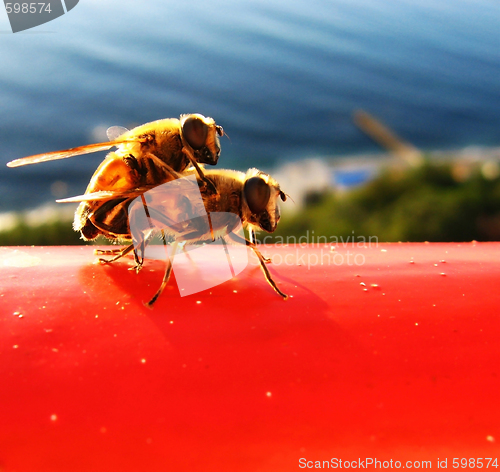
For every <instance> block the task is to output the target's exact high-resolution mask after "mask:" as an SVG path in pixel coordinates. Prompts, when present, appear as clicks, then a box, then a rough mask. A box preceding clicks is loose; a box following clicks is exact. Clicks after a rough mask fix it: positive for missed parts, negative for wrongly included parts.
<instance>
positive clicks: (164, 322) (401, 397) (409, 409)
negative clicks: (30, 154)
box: [0, 243, 500, 472]
mask: <svg viewBox="0 0 500 472" xmlns="http://www.w3.org/2000/svg"><path fill="white" fill-rule="evenodd" d="M263 252H264V254H266V255H273V256H274V261H275V263H274V264H272V265H271V266H270V270H271V272H272V274H273V277H274V279H275V280H276V281H277V283H278V285H279V286H280V288H281V289H282V290H283V291H284V292H286V293H288V294H289V295H291V296H292V298H290V299H289V300H288V301H286V302H285V301H283V300H282V299H281V298H280V297H279V296H278V295H277V294H276V293H274V292H273V290H272V289H271V288H270V286H269V285H268V284H267V283H266V281H265V279H264V277H263V275H262V273H261V271H260V269H259V267H258V266H257V265H256V261H255V260H254V259H252V261H251V265H250V266H249V267H247V269H245V271H244V272H242V273H241V274H240V275H239V276H237V277H236V278H235V279H232V280H230V281H228V282H226V283H224V284H222V285H219V286H217V287H214V288H212V289H210V290H207V291H204V292H201V293H198V294H194V295H190V296H187V297H180V296H179V292H178V289H177V287H176V284H175V275H174V277H173V280H171V282H170V284H169V286H168V288H167V289H166V290H165V292H164V294H163V295H162V296H161V298H160V299H159V300H158V302H157V304H156V306H155V307H154V309H152V310H150V309H148V308H146V307H145V306H144V305H143V302H144V301H147V300H148V299H149V298H150V297H151V296H152V295H153V294H154V292H155V291H156V289H157V288H158V286H159V283H160V281H161V278H162V275H163V270H164V263H163V262H161V261H148V262H147V263H146V264H145V267H144V269H143V270H142V271H141V272H140V273H139V274H135V272H133V271H129V270H128V268H129V267H130V263H131V261H130V259H124V260H123V261H119V262H116V263H114V264H113V265H108V266H103V265H99V264H95V263H94V262H95V259H96V258H95V256H94V255H93V248H92V247H57V248H56V247H50V248H42V247H19V248H0V267H1V271H0V280H1V282H0V286H1V288H0V308H1V314H0V470H2V472H14V471H17V472H24V471H41V472H44V471H50V472H54V471H72V472H77V471H110V470H117V471H121V472H124V471H183V470H186V471H198V470H200V471H201V470H203V471H205V472H208V471H243V472H245V471H266V472H267V471H272V472H276V471H293V470H302V469H303V467H301V465H300V464H301V463H300V462H299V461H300V460H301V459H303V460H307V461H330V459H332V458H339V459H342V460H358V458H366V457H372V458H378V459H380V460H390V459H393V460H394V461H396V460H399V461H402V462H403V463H404V462H406V461H408V460H411V461H415V460H431V461H432V468H436V467H437V466H436V461H437V459H438V458H439V459H440V460H443V459H444V458H448V468H452V467H451V461H452V458H456V457H459V458H463V457H465V458H470V457H476V458H477V457H493V458H494V457H498V459H499V462H500V447H499V445H500V406H499V405H500V395H499V394H500V367H499V366H500V345H499V334H500V310H499V306H500V288H499V287H500V244H497V243H462V244H376V245H375V244H372V245H370V246H369V247H368V245H367V246H366V247H358V246H357V245H354V246H352V245H347V246H342V245H340V246H337V247H336V249H335V251H331V250H330V247H329V246H326V247H325V246H307V247H300V246H288V247H283V246H281V247H280V246H272V247H268V248H264V250H263ZM349 254H350V257H351V259H349ZM321 262H323V264H321ZM211 270H217V268H211ZM302 464H304V462H302Z"/></svg>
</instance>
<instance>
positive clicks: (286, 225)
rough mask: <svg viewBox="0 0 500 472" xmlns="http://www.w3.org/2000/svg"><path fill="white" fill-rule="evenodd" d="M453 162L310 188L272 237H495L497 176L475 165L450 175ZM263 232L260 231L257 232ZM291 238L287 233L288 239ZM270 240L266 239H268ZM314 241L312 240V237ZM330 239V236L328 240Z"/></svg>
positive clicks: (499, 216) (498, 228) (499, 220)
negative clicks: (356, 183) (332, 187)
mask: <svg viewBox="0 0 500 472" xmlns="http://www.w3.org/2000/svg"><path fill="white" fill-rule="evenodd" d="M453 166H454V165H453V164H452V163H447V164H436V163H430V162H426V163H425V164H424V165H422V166H421V167H418V168H406V169H404V170H403V169H387V170H385V171H384V172H382V173H381V175H379V177H377V178H376V179H374V180H372V181H371V182H369V183H368V184H366V185H364V186H362V187H360V188H358V189H355V190H353V191H350V192H347V193H346V192H344V193H341V192H335V191H328V192H323V193H316V194H310V195H308V197H307V198H306V204H305V207H304V208H303V209H302V210H301V211H300V212H298V213H296V214H294V215H293V216H290V217H284V218H282V220H281V222H280V225H279V227H278V230H277V231H276V232H275V233H274V234H273V237H274V241H275V242H286V238H287V236H295V237H296V238H298V237H300V236H304V235H306V234H307V231H309V235H310V236H311V235H312V231H314V236H315V237H317V236H326V237H327V238H328V242H330V241H332V239H331V237H337V238H338V240H339V241H340V238H343V240H344V241H345V240H346V238H347V237H348V236H350V237H351V241H352V236H353V231H354V237H355V240H356V241H359V240H361V239H359V238H361V237H364V238H365V239H366V240H367V241H368V238H369V237H370V236H376V237H377V238H378V241H379V242H383V241H392V242H397V241H414V242H418V241H443V242H445V241H471V240H477V241H493V240H499V239H500V179H499V178H494V179H486V178H485V177H484V176H483V175H482V173H481V172H480V169H479V168H475V169H471V170H470V175H468V176H467V178H464V179H459V180H457V179H456V178H454V172H453ZM261 238H262V235H261ZM289 240H290V239H289ZM267 241H268V242H270V240H267ZM315 241H316V240H315ZM333 242H334V241H333Z"/></svg>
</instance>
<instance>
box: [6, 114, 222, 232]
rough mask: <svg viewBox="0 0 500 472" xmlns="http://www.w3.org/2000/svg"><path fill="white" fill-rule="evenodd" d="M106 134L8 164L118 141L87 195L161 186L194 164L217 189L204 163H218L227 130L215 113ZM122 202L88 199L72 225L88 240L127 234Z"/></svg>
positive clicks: (46, 158) (96, 148)
mask: <svg viewBox="0 0 500 472" xmlns="http://www.w3.org/2000/svg"><path fill="white" fill-rule="evenodd" d="M107 134H108V138H109V139H110V141H109V142H106V143H97V144H88V145H86V146H80V147H76V148H71V149H66V150H63V151H55V152H49V153H45V154H37V155H34V156H29V157H25V158H22V159H17V160H14V161H12V162H9V163H8V164H7V166H9V167H18V166H23V165H27V164H36V163H39V162H45V161H53V160H57V159H66V158H68V157H73V156H78V155H82V154H88V153H92V152H97V151H104V150H108V149H110V148H112V147H113V146H116V147H117V150H116V151H113V152H110V153H109V154H108V155H107V156H106V158H105V159H104V161H103V162H102V163H101V164H100V165H99V167H98V168H97V170H96V171H95V173H94V175H93V176H92V178H91V180H90V183H89V185H88V187H87V190H86V194H93V193H96V192H109V194H110V195H112V194H113V193H117V192H118V193H119V192H121V191H127V190H132V189H135V188H137V187H141V186H155V185H159V184H161V183H163V182H165V181H166V180H169V179H172V178H176V176H177V175H179V173H181V172H183V171H184V170H185V169H186V168H188V167H190V166H193V167H194V169H195V170H196V172H197V175H198V178H199V179H200V182H202V183H203V184H204V185H205V186H207V187H210V188H211V189H212V191H215V188H214V186H213V184H212V182H211V181H210V180H209V179H208V178H207V177H205V175H204V171H203V169H202V168H201V167H200V165H199V164H209V165H215V164H217V161H218V159H219V155H220V143H219V137H220V136H223V135H224V131H223V129H222V127H221V126H219V125H217V124H216V123H215V121H214V120H213V119H212V118H206V117H204V116H203V115H200V114H191V115H182V116H181V117H180V119H175V118H167V119H163V120H157V121H153V122H151V123H146V124H144V125H141V126H138V127H136V128H133V129H131V130H127V129H126V128H122V127H119V126H113V127H111V128H109V129H108V132H107ZM123 202H124V200H123V199H120V198H109V199H107V200H105V201H103V200H86V201H83V202H82V203H81V204H80V206H79V207H78V209H77V211H76V213H75V219H74V222H73V228H74V229H75V231H79V232H80V233H81V235H82V238H83V239H84V240H92V239H95V238H96V237H97V236H98V235H100V234H101V235H103V236H105V237H106V238H109V239H117V238H120V237H122V235H123V234H128V232H129V231H128V222H127V211H126V208H125V206H124V204H123Z"/></svg>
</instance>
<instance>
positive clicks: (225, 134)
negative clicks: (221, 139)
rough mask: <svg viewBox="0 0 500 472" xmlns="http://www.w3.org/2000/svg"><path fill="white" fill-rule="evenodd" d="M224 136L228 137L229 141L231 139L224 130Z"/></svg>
mask: <svg viewBox="0 0 500 472" xmlns="http://www.w3.org/2000/svg"><path fill="white" fill-rule="evenodd" d="M224 136H225V137H226V138H227V139H229V141H231V138H230V137H229V135H228V134H227V133H226V132H225V131H224Z"/></svg>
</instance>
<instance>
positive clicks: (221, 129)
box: [215, 125, 224, 136]
mask: <svg viewBox="0 0 500 472" xmlns="http://www.w3.org/2000/svg"><path fill="white" fill-rule="evenodd" d="M215 131H217V134H218V135H219V136H224V128H223V127H222V126H219V125H215Z"/></svg>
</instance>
